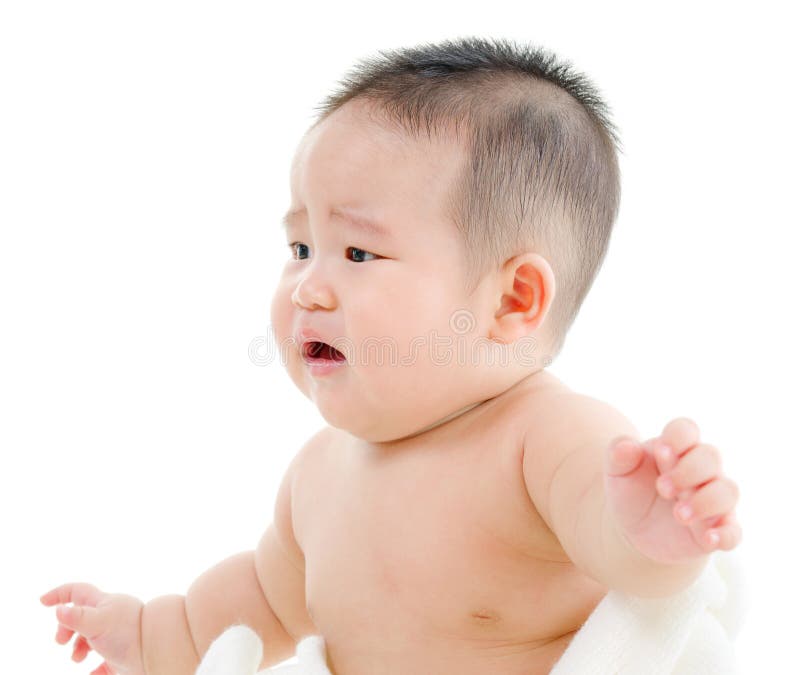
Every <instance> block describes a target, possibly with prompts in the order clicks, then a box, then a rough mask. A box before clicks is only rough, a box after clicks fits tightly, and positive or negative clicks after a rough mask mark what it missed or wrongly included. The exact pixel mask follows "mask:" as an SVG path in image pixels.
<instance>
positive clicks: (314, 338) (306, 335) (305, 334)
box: [295, 328, 330, 347]
mask: <svg viewBox="0 0 800 675" xmlns="http://www.w3.org/2000/svg"><path fill="white" fill-rule="evenodd" d="M295 342H297V344H298V345H300V346H301V347H302V346H303V345H304V344H306V342H324V343H325V344H330V342H328V341H327V340H326V339H325V338H323V337H322V335H321V334H320V333H318V332H317V331H315V330H314V329H312V328H301V329H300V330H299V331H297V334H296V335H295Z"/></svg>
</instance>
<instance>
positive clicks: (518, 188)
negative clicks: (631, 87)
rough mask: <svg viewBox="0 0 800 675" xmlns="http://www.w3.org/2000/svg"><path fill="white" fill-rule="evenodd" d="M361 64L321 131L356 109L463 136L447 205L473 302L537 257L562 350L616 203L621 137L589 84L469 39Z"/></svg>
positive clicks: (536, 57) (390, 121) (538, 52)
mask: <svg viewBox="0 0 800 675" xmlns="http://www.w3.org/2000/svg"><path fill="white" fill-rule="evenodd" d="M378 54H379V56H378V57H367V58H364V59H361V60H360V61H359V62H357V64H356V65H355V66H354V67H353V69H352V70H351V71H350V72H349V73H347V74H346V75H345V77H344V78H343V79H342V80H341V81H340V82H339V83H338V89H337V90H335V91H334V92H333V93H331V94H329V95H328V96H327V97H326V98H325V99H324V100H323V101H322V103H321V104H319V105H318V106H316V108H315V110H316V111H317V113H318V114H317V118H316V121H315V122H314V125H313V126H316V125H318V124H319V123H320V122H322V121H323V120H324V119H325V118H327V117H328V116H329V115H330V114H331V113H333V112H334V111H335V110H337V109H338V108H340V107H341V106H343V105H344V104H346V103H347V102H349V101H352V100H354V99H358V100H362V101H364V102H366V103H370V104H374V105H371V106H369V108H370V109H371V110H375V111H377V113H378V115H379V118H380V121H381V122H383V123H384V124H387V125H388V126H390V127H392V128H394V129H396V130H398V131H400V132H401V133H406V134H408V135H409V136H410V137H412V138H419V137H420V136H421V134H422V133H426V134H427V135H428V137H430V135H431V134H432V133H433V134H434V135H435V136H438V137H445V136H446V135H447V134H448V132H452V131H453V130H454V129H455V132H456V135H457V136H459V137H460V136H461V135H462V134H463V135H464V141H465V142H464V147H465V149H466V152H465V159H464V165H463V167H462V168H461V170H460V172H459V174H458V178H457V179H456V180H455V181H454V184H453V185H452V187H451V189H450V191H449V193H448V198H447V204H445V215H446V216H447V217H448V218H449V219H450V220H451V221H452V222H453V223H454V224H455V225H456V226H457V228H458V230H459V231H460V233H461V235H462V242H463V245H464V254H465V256H464V258H465V267H464V283H465V287H466V289H467V291H468V293H472V292H473V291H474V290H475V288H476V287H477V284H478V283H479V282H480V280H481V279H482V278H483V277H484V275H485V274H486V273H487V272H491V271H496V270H499V269H500V267H501V266H502V264H503V263H504V262H505V261H506V260H508V259H509V258H511V257H513V256H515V255H518V254H520V253H523V252H525V251H529V250H534V251H536V252H538V253H540V254H541V255H542V256H543V257H545V258H546V259H547V260H548V262H549V263H550V265H551V267H552V268H553V272H554V275H555V278H556V294H555V298H554V300H553V304H552V305H551V309H550V312H549V314H548V316H547V317H546V318H545V322H544V325H545V326H547V331H548V336H549V340H550V343H551V344H550V349H551V356H550V358H552V357H553V356H555V354H557V353H558V352H559V351H560V350H561V347H562V345H563V342H564V339H565V337H566V333H567V331H568V330H569V328H570V326H571V325H572V322H573V321H574V319H575V316H576V315H577V313H578V310H579V309H580V306H581V304H582V303H583V300H584V298H585V296H586V294H587V293H588V291H589V288H590V287H591V285H592V283H593V281H594V279H595V276H596V275H597V272H598V270H599V269H600V266H601V264H602V262H603V259H604V258H605V254H606V250H607V248H608V242H609V239H610V235H611V229H612V226H613V224H614V221H615V220H616V217H617V211H618V207H619V198H620V178H619V166H618V163H617V156H616V152H617V150H618V144H619V137H618V135H617V130H616V128H615V126H614V125H613V123H612V122H611V121H610V119H609V110H608V106H607V105H606V104H605V103H604V102H603V101H602V99H601V97H600V94H599V92H598V90H597V88H596V87H595V86H594V85H593V84H592V83H591V82H590V81H589V79H588V78H587V77H586V76H585V75H583V74H581V73H578V72H575V71H574V69H573V68H572V64H570V63H569V62H566V61H563V60H559V59H558V57H557V56H556V55H555V54H553V53H552V52H549V51H547V50H545V49H543V48H537V47H533V46H530V45H526V46H519V45H517V44H516V43H514V42H509V41H508V40H503V39H483V38H477V37H466V38H459V39H455V40H445V41H443V42H441V43H438V44H433V43H429V44H424V45H420V46H416V47H409V48H401V49H396V50H389V51H379V52H378Z"/></svg>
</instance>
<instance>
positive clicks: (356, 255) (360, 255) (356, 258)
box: [347, 246, 380, 262]
mask: <svg viewBox="0 0 800 675" xmlns="http://www.w3.org/2000/svg"><path fill="white" fill-rule="evenodd" d="M351 251H352V254H353V262H364V256H365V255H371V256H372V257H373V258H374V259H375V260H377V259H378V258H379V257H380V256H377V255H375V254H374V253H370V252H369V251H365V250H364V249H363V248H356V247H355V246H348V247H347V255H348V257H349V255H350V252H351Z"/></svg>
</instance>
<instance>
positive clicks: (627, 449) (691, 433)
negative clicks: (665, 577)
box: [605, 417, 742, 563]
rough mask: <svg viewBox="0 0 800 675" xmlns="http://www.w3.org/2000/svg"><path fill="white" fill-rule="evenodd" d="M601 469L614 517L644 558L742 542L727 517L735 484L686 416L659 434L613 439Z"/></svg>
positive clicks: (670, 557) (676, 559)
mask: <svg viewBox="0 0 800 675" xmlns="http://www.w3.org/2000/svg"><path fill="white" fill-rule="evenodd" d="M605 468H606V473H605V488H606V499H607V502H608V505H609V508H610V509H611V512H612V514H613V515H614V517H615V520H616V523H617V525H618V526H619V528H620V531H621V532H622V533H623V535H624V536H625V538H626V539H627V540H628V542H629V543H630V544H631V545H632V546H633V547H634V548H636V550H638V551H639V552H640V553H641V554H642V555H645V556H647V557H648V558H650V559H651V560H655V561H657V562H661V563H680V562H689V561H691V560H693V559H695V558H697V557H698V556H702V555H707V554H709V553H711V552H712V551H713V550H714V549H724V550H731V549H733V548H735V547H736V546H737V545H738V544H739V542H740V541H741V538H742V534H741V528H740V526H739V524H738V523H737V522H736V518H735V515H734V508H735V506H736V503H737V502H738V500H739V488H738V486H737V485H736V483H734V482H733V481H732V480H731V479H730V478H727V477H725V476H724V475H723V473H722V466H721V458H720V454H719V451H717V449H716V448H715V447H713V446H711V445H707V444H705V443H700V431H699V429H698V427H697V425H696V424H695V423H694V422H692V421H691V420H689V419H687V418H685V417H683V418H678V419H674V420H672V421H671V422H670V423H669V424H667V425H666V426H665V427H664V431H663V432H662V434H661V436H659V437H657V438H652V439H650V440H648V441H645V442H644V443H639V442H637V441H635V440H633V439H631V438H628V437H620V438H617V439H615V440H614V442H612V443H611V445H610V446H609V448H608V450H607V454H606V463H605ZM687 508H688V511H687V510H686V509H687Z"/></svg>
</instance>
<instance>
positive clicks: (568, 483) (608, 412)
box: [523, 394, 738, 597]
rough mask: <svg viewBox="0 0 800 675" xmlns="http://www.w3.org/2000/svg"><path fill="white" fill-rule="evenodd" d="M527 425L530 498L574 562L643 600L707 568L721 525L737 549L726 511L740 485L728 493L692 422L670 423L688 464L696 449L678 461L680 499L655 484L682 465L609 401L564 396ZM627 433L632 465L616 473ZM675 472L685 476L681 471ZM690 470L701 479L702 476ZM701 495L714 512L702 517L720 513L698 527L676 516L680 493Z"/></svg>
mask: <svg viewBox="0 0 800 675" xmlns="http://www.w3.org/2000/svg"><path fill="white" fill-rule="evenodd" d="M528 428H529V432H528V433H527V434H526V438H525V443H524V457H523V474H524V480H525V484H526V486H527V488H528V492H529V494H530V496H531V499H532V501H533V502H534V505H535V506H536V508H537V510H538V511H539V513H540V514H541V516H542V518H543V519H544V520H545V522H546V523H547V524H548V526H549V527H550V529H551V530H552V531H553V532H554V533H555V535H556V536H557V537H558V539H559V541H560V543H561V545H562V546H563V548H564V550H565V552H566V553H567V555H568V556H569V557H570V559H571V560H572V561H573V562H574V563H575V565H576V566H577V567H578V568H579V569H581V570H582V571H583V572H584V573H586V574H587V575H589V576H591V577H592V578H594V579H595V580H597V581H598V582H600V583H601V584H603V585H604V586H606V587H608V588H610V589H616V590H620V591H622V592H626V593H630V594H633V595H639V596H644V597H660V596H666V595H671V594H673V593H676V592H678V591H680V590H682V589H683V588H685V587H686V586H688V585H689V584H690V583H691V582H693V581H694V580H695V579H696V578H697V577H698V576H699V574H700V573H701V572H702V570H703V568H704V566H705V564H706V563H707V557H708V556H707V554H708V553H710V551H711V550H713V548H714V545H712V544H711V543H710V539H709V534H708V528H709V527H711V526H712V524H713V525H714V527H715V528H716V527H717V526H718V525H722V526H723V527H722V528H721V529H720V530H719V531H720V532H723V533H724V535H725V536H724V539H723V541H722V542H721V543H719V544H718V546H719V548H723V547H724V548H733V547H734V546H735V545H736V543H737V541H738V539H737V532H736V530H735V527H736V526H735V525H734V524H732V523H733V521H732V520H731V519H730V516H729V515H723V514H727V513H729V511H730V510H732V505H733V504H734V503H735V499H736V497H735V495H733V494H732V492H733V490H734V489H735V486H733V488H731V489H729V487H730V485H733V484H732V482H731V481H727V480H726V479H723V478H722V477H721V476H719V473H720V472H719V470H718V469H719V467H718V466H714V465H713V463H712V462H709V461H707V459H706V458H707V451H708V450H709V448H710V446H705V445H699V444H698V441H699V437H697V430H696V425H694V424H693V423H692V422H691V421H689V420H686V419H679V420H675V421H673V422H671V423H670V424H669V425H667V427H666V428H665V435H664V436H662V438H661V439H659V440H664V439H668V440H669V442H670V443H672V444H673V445H674V446H681V447H680V448H679V447H675V448H674V449H675V452H676V453H677V454H679V455H684V457H686V458H688V457H689V451H690V450H691V451H692V453H693V457H692V458H689V459H684V458H681V460H679V461H681V462H683V464H682V467H681V468H682V469H683V474H685V475H684V476H683V480H684V484H682V485H681V486H680V487H681V488H682V490H681V493H680V494H679V495H669V498H668V497H667V496H665V495H663V494H660V493H657V492H656V479H657V478H658V476H659V471H661V472H662V474H663V473H665V472H667V471H666V469H669V468H676V467H674V466H672V465H674V464H675V460H674V459H673V460H671V464H670V465H669V466H668V465H667V464H665V463H664V461H663V460H660V459H659V460H658V462H656V460H655V458H654V456H653V455H652V453H650V452H646V451H644V449H643V448H642V446H641V445H640V444H638V441H636V439H638V436H639V434H638V432H637V431H636V429H635V428H634V427H633V425H632V424H631V423H630V422H629V421H628V420H627V419H626V418H625V417H624V416H623V415H622V414H621V413H619V412H618V411H617V410H615V409H614V408H613V407H612V406H610V405H607V404H605V403H602V402H601V401H598V400H596V399H592V398H589V397H585V396H578V395H576V394H569V395H565V396H564V398H561V399H558V400H553V401H550V402H548V404H547V405H546V406H537V410H535V411H531V424H530V426H529V427H528ZM689 436H694V438H689ZM620 437H626V438H629V439H631V440H632V441H634V442H633V443H631V444H630V445H631V450H629V451H628V452H629V454H628V455H627V458H626V459H625V460H624V462H623V463H624V464H625V466H621V465H620V466H614V467H611V466H610V464H611V459H610V454H609V452H610V449H611V447H612V442H613V441H614V439H617V438H620ZM652 443H653V441H652V440H651V441H648V442H647V445H652ZM635 447H638V448H639V452H638V454H637V453H636V452H634V450H633V448H635ZM615 456H616V455H615ZM687 470H688V473H687ZM673 473H674V474H676V478H677V475H678V474H680V473H681V472H679V471H677V469H676V471H674V472H673ZM689 474H696V475H695V476H694V477H696V478H697V480H694V481H693V480H692V478H693V477H692V476H691V475H689ZM700 474H703V475H700ZM709 479H711V483H708V485H711V488H710V489H709V490H706V491H705V493H704V494H700V492H701V491H700V490H694V489H693V487H696V485H697V484H701V483H702V482H703V481H708V480H709ZM712 483H713V485H712ZM692 493H695V494H696V495H700V501H701V502H705V505H704V508H703V509H701V510H705V511H707V512H708V513H706V514H703V515H704V516H714V517H713V518H712V517H707V518H706V520H705V521H703V522H696V523H693V524H692V525H691V527H689V525H688V524H687V523H684V522H680V521H679V520H678V518H677V515H673V514H674V513H675V514H677V511H676V508H675V504H674V500H673V499H672V497H683V498H686V497H687V496H689V495H691V494H692ZM731 500H733V501H731ZM631 542H633V544H634V545H632V544H631Z"/></svg>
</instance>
